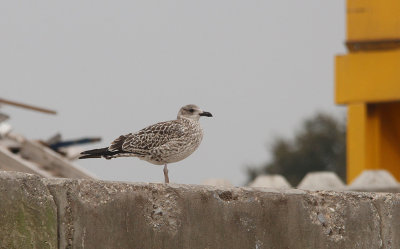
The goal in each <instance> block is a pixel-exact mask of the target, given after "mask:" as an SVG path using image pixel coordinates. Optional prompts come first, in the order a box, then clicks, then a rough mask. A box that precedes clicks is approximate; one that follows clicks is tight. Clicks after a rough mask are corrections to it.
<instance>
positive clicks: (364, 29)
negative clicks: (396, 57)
mask: <svg viewBox="0 0 400 249" xmlns="http://www.w3.org/2000/svg"><path fill="white" fill-rule="evenodd" d="M384 39H390V40H393V39H400V1H399V0H384V1H383V0H347V40H348V41H362V40H384Z"/></svg>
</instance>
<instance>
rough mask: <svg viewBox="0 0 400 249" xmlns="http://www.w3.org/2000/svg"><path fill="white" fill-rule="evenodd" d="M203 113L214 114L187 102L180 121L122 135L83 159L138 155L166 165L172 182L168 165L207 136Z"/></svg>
mask: <svg viewBox="0 0 400 249" xmlns="http://www.w3.org/2000/svg"><path fill="white" fill-rule="evenodd" d="M201 116H205V117H212V114H211V113H209V112H205V111H203V110H201V109H200V108H199V107H198V106H196V105H185V106H184V107H182V108H181V109H180V110H179V112H178V117H177V119H176V120H171V121H166V122H160V123H157V124H154V125H150V126H148V127H146V128H144V129H142V130H140V131H138V132H136V133H129V134H127V135H122V136H120V137H118V138H117V139H115V140H114V141H113V142H112V143H111V145H110V146H108V147H105V148H101V149H94V150H87V151H83V152H81V155H82V156H81V157H79V159H86V158H101V157H103V158H105V159H112V158H117V157H137V158H139V159H142V160H145V161H147V162H149V163H152V164H155V165H164V180H165V183H169V177H168V168H167V164H169V163H175V162H179V161H181V160H183V159H185V158H186V157H188V156H190V155H191V154H192V153H193V152H194V151H195V150H196V149H197V148H198V147H199V145H200V143H201V140H202V139H203V130H202V129H201V127H200V122H199V119H200V117H201Z"/></svg>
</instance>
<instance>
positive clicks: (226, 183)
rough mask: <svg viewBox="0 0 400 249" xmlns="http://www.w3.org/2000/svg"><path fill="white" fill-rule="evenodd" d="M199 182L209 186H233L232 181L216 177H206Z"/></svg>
mask: <svg viewBox="0 0 400 249" xmlns="http://www.w3.org/2000/svg"><path fill="white" fill-rule="evenodd" d="M201 184H202V185H209V186H220V187H233V185H232V183H230V182H229V181H228V180H226V179H217V178H211V179H206V180H204V181H203V182H202V183H201Z"/></svg>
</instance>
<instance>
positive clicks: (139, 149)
mask: <svg viewBox="0 0 400 249" xmlns="http://www.w3.org/2000/svg"><path fill="white" fill-rule="evenodd" d="M183 135H184V127H183V125H182V124H180V123H179V122H177V121H176V120H173V121H166V122H160V123H157V124H154V125H151V126H148V127H146V128H144V129H142V130H140V131H138V132H136V133H133V134H132V133H129V134H127V135H122V136H120V137H119V138H117V139H115V140H114V141H113V142H112V143H111V145H110V147H109V148H108V150H109V151H112V152H121V153H133V154H137V155H148V154H149V151H150V150H152V149H154V148H157V147H159V146H161V145H163V144H165V143H167V142H169V141H171V140H174V139H177V138H179V137H181V136H183Z"/></svg>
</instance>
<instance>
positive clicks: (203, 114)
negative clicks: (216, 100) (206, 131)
mask: <svg viewBox="0 0 400 249" xmlns="http://www.w3.org/2000/svg"><path fill="white" fill-rule="evenodd" d="M199 115H200V116H206V117H212V116H213V115H212V114H211V113H209V112H202V113H200V114H199Z"/></svg>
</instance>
